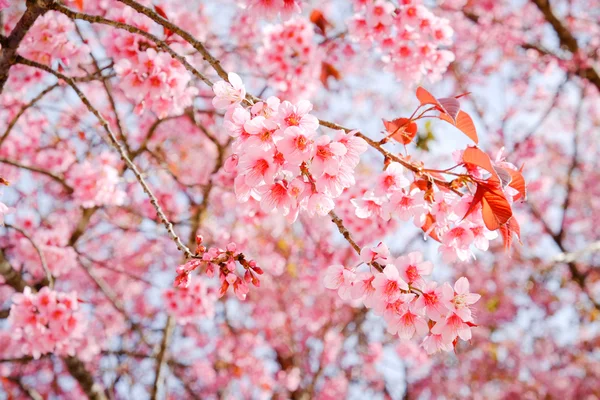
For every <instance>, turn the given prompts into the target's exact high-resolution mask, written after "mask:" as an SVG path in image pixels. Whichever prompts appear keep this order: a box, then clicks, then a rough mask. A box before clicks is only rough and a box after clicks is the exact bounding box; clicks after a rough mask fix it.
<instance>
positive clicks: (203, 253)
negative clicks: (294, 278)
mask: <svg viewBox="0 0 600 400" xmlns="http://www.w3.org/2000/svg"><path fill="white" fill-rule="evenodd" d="M202 242H203V238H202V236H200V235H198V236H196V257H197V258H194V259H192V260H190V261H188V262H187V263H185V264H183V265H180V266H179V267H177V277H176V278H175V286H178V287H180V288H187V287H188V286H189V285H190V279H191V272H192V271H194V270H196V269H197V268H202V269H203V270H204V272H205V273H206V275H207V276H208V277H209V278H212V277H213V276H214V275H215V272H217V271H218V274H219V282H220V284H221V286H220V288H219V297H222V296H224V295H225V293H227V290H228V289H229V287H233V292H234V293H235V295H236V296H237V298H238V299H240V300H245V299H246V295H247V294H248V292H249V291H250V286H249V284H250V283H252V284H253V285H254V286H256V287H258V286H260V279H259V275H262V274H263V270H262V269H261V268H260V267H259V266H258V265H256V262H255V261H254V260H246V258H245V256H244V254H243V253H240V252H238V251H237V246H236V244H235V243H229V244H228V245H227V247H226V248H225V249H219V248H217V247H211V248H209V249H206V247H204V246H203V245H202ZM238 264H239V265H240V266H242V268H243V269H244V273H243V276H242V275H238V273H237V270H238V268H237V265H238Z"/></svg>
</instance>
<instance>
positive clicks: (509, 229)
mask: <svg viewBox="0 0 600 400" xmlns="http://www.w3.org/2000/svg"><path fill="white" fill-rule="evenodd" d="M500 234H501V235H502V239H503V240H504V250H506V251H508V250H510V248H511V246H512V242H513V234H515V235H516V236H517V240H518V241H519V243H521V227H520V226H519V222H518V221H517V219H516V218H511V219H510V220H509V221H508V223H507V224H504V225H502V226H501V227H500Z"/></svg>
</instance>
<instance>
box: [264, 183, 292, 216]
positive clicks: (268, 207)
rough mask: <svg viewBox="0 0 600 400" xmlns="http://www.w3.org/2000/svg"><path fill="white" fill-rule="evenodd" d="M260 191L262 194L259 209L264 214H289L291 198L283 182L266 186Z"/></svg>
mask: <svg viewBox="0 0 600 400" xmlns="http://www.w3.org/2000/svg"><path fill="white" fill-rule="evenodd" d="M261 190H262V191H263V193H264V194H263V196H262V199H261V201H260V207H261V209H262V210H263V211H264V212H270V211H272V210H279V211H282V212H283V215H287V214H288V213H289V212H290V207H291V206H292V198H291V196H290V194H289V193H288V189H287V187H286V186H285V185H284V183H283V182H277V183H274V184H272V185H266V186H264V187H262V188H261Z"/></svg>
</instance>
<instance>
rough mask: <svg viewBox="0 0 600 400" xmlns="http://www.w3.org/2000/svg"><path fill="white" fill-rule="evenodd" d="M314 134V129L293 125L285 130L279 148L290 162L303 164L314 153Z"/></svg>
mask: <svg viewBox="0 0 600 400" xmlns="http://www.w3.org/2000/svg"><path fill="white" fill-rule="evenodd" d="M313 134H314V131H305V130H303V129H300V128H298V127H297V126H291V127H289V128H287V129H286V130H285V131H284V132H283V139H281V140H280V141H278V142H277V150H279V151H280V152H281V154H283V155H284V157H285V159H286V160H287V161H288V162H292V163H295V164H301V163H302V162H304V161H308V160H309V159H310V158H311V157H312V155H313V149H314V147H313V141H312V136H313Z"/></svg>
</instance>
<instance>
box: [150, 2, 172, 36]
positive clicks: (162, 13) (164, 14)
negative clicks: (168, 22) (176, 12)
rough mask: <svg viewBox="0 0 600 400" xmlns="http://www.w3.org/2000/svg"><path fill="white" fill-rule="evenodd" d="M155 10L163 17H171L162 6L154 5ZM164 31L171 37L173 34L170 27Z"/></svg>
mask: <svg viewBox="0 0 600 400" xmlns="http://www.w3.org/2000/svg"><path fill="white" fill-rule="evenodd" d="M154 10H155V11H156V13H157V14H158V15H160V16H161V17H163V18H164V19H169V17H167V13H166V12H165V10H164V9H163V8H162V7H161V6H157V5H155V6H154ZM163 32H164V34H165V36H166V37H169V36H171V35H172V34H173V32H171V31H170V30H169V29H167V28H164V29H163Z"/></svg>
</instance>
